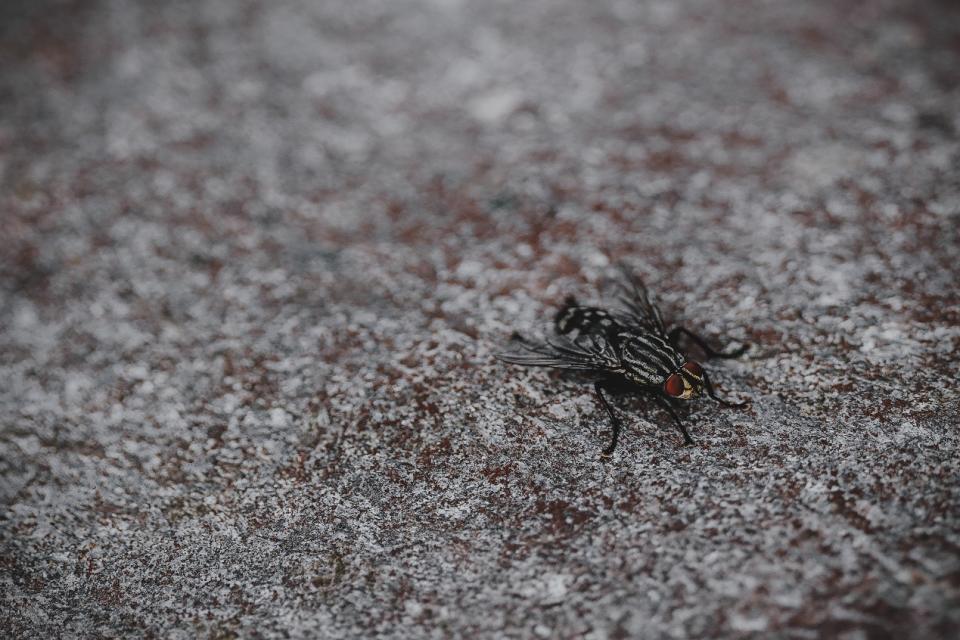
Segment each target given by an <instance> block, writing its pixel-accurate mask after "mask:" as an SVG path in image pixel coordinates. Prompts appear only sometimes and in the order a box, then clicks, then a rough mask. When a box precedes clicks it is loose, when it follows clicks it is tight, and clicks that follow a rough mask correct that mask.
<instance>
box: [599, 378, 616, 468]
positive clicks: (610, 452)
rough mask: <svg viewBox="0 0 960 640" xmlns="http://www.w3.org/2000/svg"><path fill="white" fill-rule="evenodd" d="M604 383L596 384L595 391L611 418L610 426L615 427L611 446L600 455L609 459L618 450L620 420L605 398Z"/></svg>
mask: <svg viewBox="0 0 960 640" xmlns="http://www.w3.org/2000/svg"><path fill="white" fill-rule="evenodd" d="M604 386H605V385H604V384H603V382H595V383H594V385H593V390H594V392H596V394H597V399H598V400H600V404H601V405H603V408H604V409H606V410H607V415H608V416H610V425H611V426H612V427H613V437H612V438H611V440H610V445H609V446H608V447H607V448H606V449H604V450H603V453H602V454H600V455H601V457H604V458H609V457H610V456H611V455H613V450H614V449H616V448H617V440H618V439H619V438H620V426H621V425H620V418H618V417H617V414H616V413H614V411H613V407H611V406H610V403H609V402H607V399H606V398H604V397H603V389H604Z"/></svg>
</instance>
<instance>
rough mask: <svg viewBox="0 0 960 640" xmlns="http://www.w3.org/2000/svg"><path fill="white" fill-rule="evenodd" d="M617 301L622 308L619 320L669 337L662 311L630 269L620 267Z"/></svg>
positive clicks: (616, 290) (617, 282)
mask: <svg viewBox="0 0 960 640" xmlns="http://www.w3.org/2000/svg"><path fill="white" fill-rule="evenodd" d="M614 284H615V287H616V289H615V292H616V299H617V301H618V302H619V304H620V306H621V307H622V311H621V312H620V313H618V314H617V316H618V318H619V319H620V320H621V321H622V322H624V323H625V324H628V325H634V326H636V327H637V328H640V329H645V330H647V331H652V332H653V333H656V334H657V335H660V336H666V335H667V329H666V327H665V326H664V324H663V316H661V315H660V309H658V308H657V305H656V304H655V303H654V302H653V300H652V299H651V296H650V292H649V291H647V287H646V285H644V284H643V281H642V280H641V279H640V278H639V277H637V276H636V275H635V274H634V273H633V272H632V271H631V270H630V269H629V268H628V267H626V266H624V265H620V278H619V279H617V280H616V281H615V283H614Z"/></svg>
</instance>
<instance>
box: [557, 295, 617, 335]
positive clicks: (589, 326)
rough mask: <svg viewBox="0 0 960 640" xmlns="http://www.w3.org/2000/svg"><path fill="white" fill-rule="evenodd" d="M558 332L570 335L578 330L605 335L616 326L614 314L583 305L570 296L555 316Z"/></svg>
mask: <svg viewBox="0 0 960 640" xmlns="http://www.w3.org/2000/svg"><path fill="white" fill-rule="evenodd" d="M553 322H554V325H555V326H556V328H557V333H559V334H561V335H568V334H570V333H573V332H576V333H577V334H578V335H581V334H596V335H604V334H608V333H610V332H611V330H613V329H614V328H615V327H616V324H617V323H616V320H614V318H613V316H611V315H610V314H609V313H607V312H606V311H604V310H603V309H598V308H596V307H581V306H580V305H579V304H577V301H576V299H574V298H573V296H570V297H568V298H567V299H566V300H565V301H564V304H563V307H561V308H560V310H559V311H558V312H557V315H556V316H554V318H553Z"/></svg>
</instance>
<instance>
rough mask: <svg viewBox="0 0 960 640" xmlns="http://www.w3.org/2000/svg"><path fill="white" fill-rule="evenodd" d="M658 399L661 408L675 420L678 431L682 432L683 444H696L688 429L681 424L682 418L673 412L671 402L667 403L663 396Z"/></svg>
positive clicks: (658, 396) (657, 397)
mask: <svg viewBox="0 0 960 640" xmlns="http://www.w3.org/2000/svg"><path fill="white" fill-rule="evenodd" d="M654 397H655V398H656V399H657V402H658V403H660V406H661V407H663V408H664V409H665V410H666V411H667V413H669V414H670V417H671V418H673V421H674V422H675V423H676V425H677V429H679V430H680V435H682V436H683V444H684V445H688V444H694V442H693V438H691V437H690V434H689V433H687V429H686V427H684V426H683V423H682V422H680V416H678V415H677V412H676V411H674V410H673V407H672V406H671V405H670V402H668V401H667V399H666V398H664V397H663V396H660V395H657V396H654Z"/></svg>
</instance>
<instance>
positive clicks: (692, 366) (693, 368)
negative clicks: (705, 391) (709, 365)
mask: <svg viewBox="0 0 960 640" xmlns="http://www.w3.org/2000/svg"><path fill="white" fill-rule="evenodd" d="M683 368H684V369H685V370H686V372H687V373H689V374H690V375H692V376H693V377H694V378H703V367H701V366H700V365H699V364H697V363H696V362H693V361H690V362H685V363H683Z"/></svg>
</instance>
